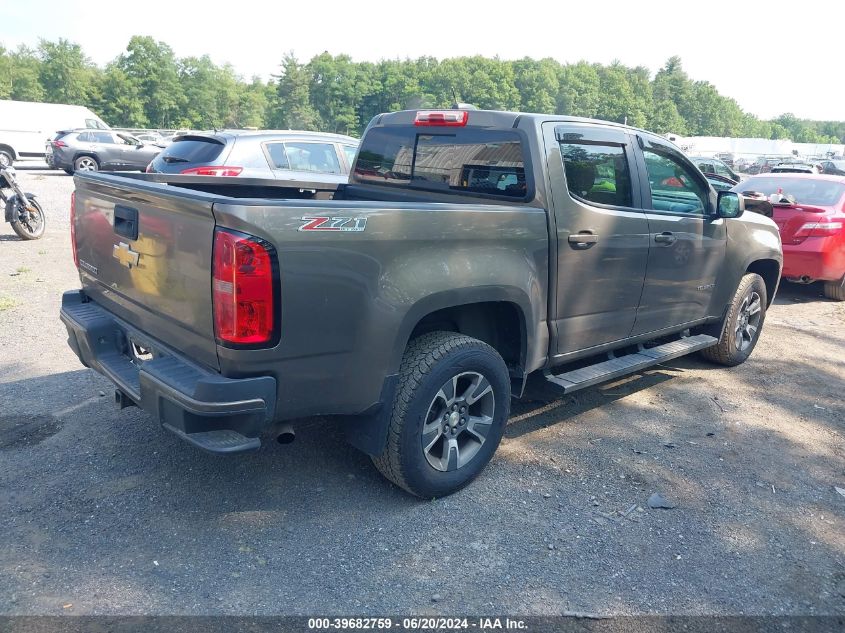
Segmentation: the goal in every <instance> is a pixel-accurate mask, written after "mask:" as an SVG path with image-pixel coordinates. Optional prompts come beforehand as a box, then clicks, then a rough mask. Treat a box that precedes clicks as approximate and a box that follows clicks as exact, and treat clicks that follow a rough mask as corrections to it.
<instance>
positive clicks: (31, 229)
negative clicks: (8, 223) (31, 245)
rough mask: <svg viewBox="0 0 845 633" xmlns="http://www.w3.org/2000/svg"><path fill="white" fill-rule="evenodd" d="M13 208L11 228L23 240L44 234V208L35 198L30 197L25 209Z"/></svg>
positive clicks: (35, 238)
mask: <svg viewBox="0 0 845 633" xmlns="http://www.w3.org/2000/svg"><path fill="white" fill-rule="evenodd" d="M20 206H21V204H20V202H19V203H18V208H17V209H15V219H14V220H12V230H13V231H14V232H15V233H17V234H18V237H20V238H21V239H23V240H37V239H38V238H39V237H41V236H42V235H44V228H45V222H44V210H43V209H42V208H41V205H40V204H38V202H37V201H36V200H35V199H30V201H29V207H28V208H26V209H21V208H20Z"/></svg>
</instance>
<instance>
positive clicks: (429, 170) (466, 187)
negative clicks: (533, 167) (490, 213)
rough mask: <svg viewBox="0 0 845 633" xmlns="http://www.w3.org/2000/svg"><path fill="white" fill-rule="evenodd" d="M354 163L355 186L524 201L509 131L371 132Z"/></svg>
mask: <svg viewBox="0 0 845 633" xmlns="http://www.w3.org/2000/svg"><path fill="white" fill-rule="evenodd" d="M357 155H358V157H357V162H356V164H355V172H354V177H355V179H356V180H357V181H358V182H364V183H368V182H372V183H377V184H388V185H396V186H404V187H411V188H414V189H425V190H428V191H435V192H447V193H448V192H453V193H468V194H481V195H487V196H496V197H506V198H521V199H525V197H526V194H527V191H528V187H527V184H528V183H527V182H526V177H525V157H524V152H523V144H522V140H521V137H520V135H519V134H518V133H517V132H513V131H510V130H486V129H476V128H461V129H459V130H448V129H444V130H443V131H440V130H437V131H432V130H425V131H421V130H420V128H417V127H412V126H391V127H384V128H372V129H370V131H369V132H368V133H367V134H366V135H365V137H364V139H363V143H362V145H361V148H360V151H359V152H358V154H357Z"/></svg>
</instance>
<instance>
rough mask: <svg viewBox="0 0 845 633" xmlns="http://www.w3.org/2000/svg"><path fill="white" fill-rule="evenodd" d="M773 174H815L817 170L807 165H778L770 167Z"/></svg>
mask: <svg viewBox="0 0 845 633" xmlns="http://www.w3.org/2000/svg"><path fill="white" fill-rule="evenodd" d="M771 173H773V174H817V173H819V168H818V167H816V166H815V165H811V164H809V163H779V164H777V165H775V166H774V167H772V170H771Z"/></svg>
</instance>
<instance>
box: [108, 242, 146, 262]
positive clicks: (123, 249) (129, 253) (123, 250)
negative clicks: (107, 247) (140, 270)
mask: <svg viewBox="0 0 845 633" xmlns="http://www.w3.org/2000/svg"><path fill="white" fill-rule="evenodd" d="M111 256H112V257H114V258H115V259H116V260H117V261H119V262H120V263H121V264H122V265H123V266H126V267H127V268H132V267H133V266H137V265H138V259H139V258H140V257H141V254H140V253H138V252H136V251H133V250H132V249H131V248H129V244H127V243H126V242H120V243H119V244H115V245H114V248H113V249H112V251H111Z"/></svg>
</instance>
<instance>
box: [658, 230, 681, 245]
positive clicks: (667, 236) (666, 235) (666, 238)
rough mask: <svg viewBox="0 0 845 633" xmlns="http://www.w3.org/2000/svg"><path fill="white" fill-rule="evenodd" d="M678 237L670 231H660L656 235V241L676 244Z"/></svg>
mask: <svg viewBox="0 0 845 633" xmlns="http://www.w3.org/2000/svg"><path fill="white" fill-rule="evenodd" d="M677 239H678V238H677V237H675V236H674V235H672V234H671V233H670V232H669V231H664V232H663V233H658V234H657V235H655V236H654V241H655V242H657V243H658V244H674V243H675V240H677Z"/></svg>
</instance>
